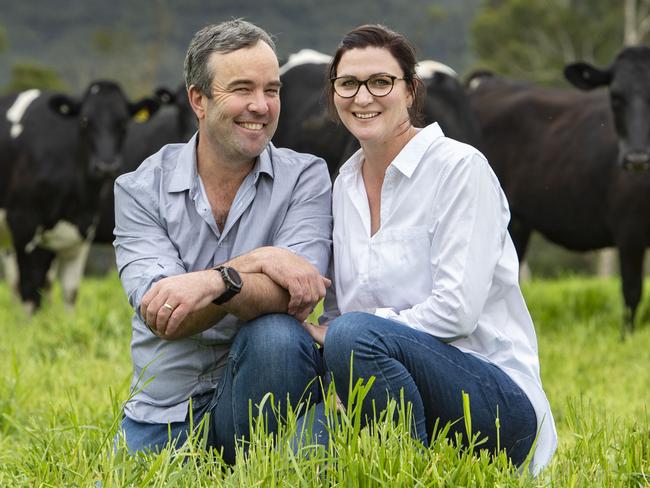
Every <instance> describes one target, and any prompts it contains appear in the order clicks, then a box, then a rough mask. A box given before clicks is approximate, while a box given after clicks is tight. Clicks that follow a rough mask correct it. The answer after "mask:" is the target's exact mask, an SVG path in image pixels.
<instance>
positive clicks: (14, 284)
mask: <svg viewBox="0 0 650 488" xmlns="http://www.w3.org/2000/svg"><path fill="white" fill-rule="evenodd" d="M0 260H2V269H3V271H4V277H5V280H6V281H7V284H8V285H9V289H10V290H11V291H12V293H13V294H14V295H15V296H16V297H17V296H18V261H17V260H16V253H15V252H14V251H13V249H2V250H0Z"/></svg>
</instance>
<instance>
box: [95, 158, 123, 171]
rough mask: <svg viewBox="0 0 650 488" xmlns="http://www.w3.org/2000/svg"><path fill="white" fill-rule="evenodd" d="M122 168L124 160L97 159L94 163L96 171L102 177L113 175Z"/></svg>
mask: <svg viewBox="0 0 650 488" xmlns="http://www.w3.org/2000/svg"><path fill="white" fill-rule="evenodd" d="M121 166H122V158H119V157H116V158H113V159H108V160H107V159H103V158H101V159H100V158H97V159H95V160H94V161H93V167H94V169H95V171H96V172H97V173H98V174H100V175H113V174H115V173H117V171H119V169H120V167H121Z"/></svg>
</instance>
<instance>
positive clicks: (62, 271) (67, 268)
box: [57, 241, 90, 309]
mask: <svg viewBox="0 0 650 488" xmlns="http://www.w3.org/2000/svg"><path fill="white" fill-rule="evenodd" d="M89 251H90V241H84V242H82V243H81V244H80V245H79V246H76V247H75V248H74V249H71V250H68V251H66V252H65V253H60V254H59V255H58V256H57V259H58V261H59V279H60V280H61V288H62V289H63V302H64V303H65V305H66V307H67V308H68V309H72V308H74V304H75V301H76V300H77V292H78V291H79V284H80V283H81V278H82V277H83V273H84V269H85V268H86V261H87V259H88V252H89Z"/></svg>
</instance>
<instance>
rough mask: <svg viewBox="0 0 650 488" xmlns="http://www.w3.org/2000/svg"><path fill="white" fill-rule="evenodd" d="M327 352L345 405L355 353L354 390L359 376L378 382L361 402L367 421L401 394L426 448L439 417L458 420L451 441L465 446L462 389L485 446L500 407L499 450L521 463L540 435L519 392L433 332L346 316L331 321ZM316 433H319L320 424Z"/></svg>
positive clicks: (490, 442) (493, 442)
mask: <svg viewBox="0 0 650 488" xmlns="http://www.w3.org/2000/svg"><path fill="white" fill-rule="evenodd" d="M324 349H325V363H326V366H327V368H328V369H329V370H330V371H331V373H332V378H333V380H334V382H335V384H336V385H337V393H338V395H339V397H340V398H341V401H342V402H343V404H344V405H346V404H347V395H348V382H349V378H350V355H351V353H352V352H353V351H354V356H353V364H352V373H353V376H352V382H353V384H354V382H356V381H357V380H358V379H359V378H363V379H364V380H367V379H368V378H370V377H371V376H374V377H375V382H374V384H373V386H372V388H371V389H370V392H369V393H368V396H367V397H366V399H365V401H364V403H363V408H362V414H363V415H364V417H365V418H366V419H372V418H373V407H372V402H373V401H374V403H375V405H376V410H377V412H380V411H382V410H384V409H385V408H386V406H387V403H388V397H389V396H390V398H391V399H395V400H397V401H398V402H399V399H400V391H401V390H403V392H404V400H405V401H406V402H410V403H411V405H412V415H413V426H412V430H413V435H414V436H415V437H416V438H417V439H419V440H420V441H421V442H422V443H423V444H424V445H425V446H428V445H429V441H430V440H431V435H432V429H433V427H434V424H435V422H436V420H437V419H439V420H440V422H439V425H440V427H443V426H444V425H445V424H446V423H447V422H454V421H457V420H459V419H460V421H458V422H456V423H455V424H454V425H453V426H452V427H451V430H450V433H449V435H450V436H452V438H453V436H454V435H455V434H456V433H459V434H460V435H462V436H463V439H464V442H467V439H466V435H465V432H466V430H465V423H464V422H463V420H462V419H463V416H464V415H463V402H462V392H463V391H464V392H465V393H467V394H468V395H469V400H470V407H471V422H472V424H471V425H472V431H473V432H472V433H476V432H477V431H480V436H479V438H480V439H482V438H484V437H486V436H487V442H486V443H484V444H481V446H480V447H479V448H480V449H489V450H490V451H491V452H495V451H496V448H497V435H496V425H495V419H496V418H497V409H498V417H499V421H500V429H499V443H500V447H501V449H505V451H506V453H507V454H508V456H510V458H511V459H512V461H513V463H515V464H516V465H519V464H521V463H522V462H523V461H524V460H525V458H526V456H527V455H528V452H529V451H530V448H531V446H532V444H533V441H534V438H535V435H536V433H537V419H536V415H535V411H534V410H533V407H532V405H531V404H530V401H529V400H528V397H527V396H526V394H525V393H524V392H523V391H522V390H521V388H519V386H517V385H516V384H515V383H514V382H513V381H512V380H511V379H510V377H509V376H508V375H507V374H506V373H504V372H503V371H502V370H500V369H499V368H498V367H496V366H494V365H493V364H490V363H488V362H486V361H483V360H481V359H479V358H477V357H475V356H472V355H471V354H467V353H464V352H462V351H460V350H459V349H457V348H455V347H453V346H450V345H449V344H445V343H443V342H441V341H440V340H438V339H436V338H435V337H433V336H431V335H429V334H427V333H424V332H420V331H417V330H414V329H411V328H409V327H407V326H404V325H402V324H399V323H396V322H394V321H391V320H387V319H383V318H381V317H377V316H375V315H371V314H367V313H362V312H351V313H346V314H343V315H342V316H340V317H338V318H337V319H336V320H334V321H332V322H331V323H330V326H329V329H328V332H327V336H326V339H325V348H324ZM387 392H388V395H387ZM317 411H319V409H317ZM320 411H322V409H320ZM314 430H315V434H317V435H319V434H318V432H316V431H317V430H318V426H315V427H314Z"/></svg>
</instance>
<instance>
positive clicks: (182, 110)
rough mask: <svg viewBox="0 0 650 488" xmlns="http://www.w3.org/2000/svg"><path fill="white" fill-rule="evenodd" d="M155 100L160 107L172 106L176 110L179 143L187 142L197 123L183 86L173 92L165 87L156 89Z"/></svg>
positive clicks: (195, 129)
mask: <svg viewBox="0 0 650 488" xmlns="http://www.w3.org/2000/svg"><path fill="white" fill-rule="evenodd" d="M155 94H156V99H157V100H158V101H159V102H160V103H161V104H162V105H170V106H174V107H175V109H176V110H177V127H178V135H179V141H189V140H190V138H191V137H192V136H193V135H194V133H195V132H196V131H197V129H198V128H199V126H198V121H197V118H196V115H195V114H194V111H193V110H192V107H191V106H190V100H189V98H188V96H187V89H186V88H185V85H180V86H179V87H178V89H177V90H176V91H175V92H173V91H171V90H169V89H167V88H165V87H161V88H158V89H157V90H156V92H155Z"/></svg>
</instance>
